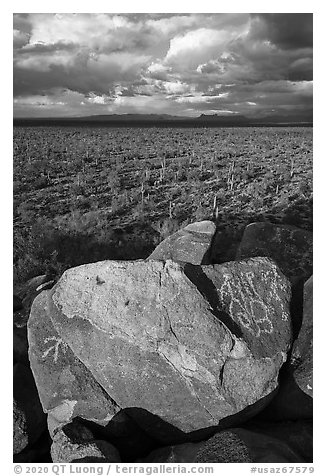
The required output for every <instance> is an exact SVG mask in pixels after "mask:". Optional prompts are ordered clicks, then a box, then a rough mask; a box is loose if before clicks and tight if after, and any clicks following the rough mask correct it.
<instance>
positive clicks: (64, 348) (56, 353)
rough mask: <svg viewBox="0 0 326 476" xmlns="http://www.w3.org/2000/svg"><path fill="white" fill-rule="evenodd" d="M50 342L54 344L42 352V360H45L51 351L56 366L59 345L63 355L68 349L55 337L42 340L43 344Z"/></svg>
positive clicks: (59, 338)
mask: <svg viewBox="0 0 326 476" xmlns="http://www.w3.org/2000/svg"><path fill="white" fill-rule="evenodd" d="M51 341H53V342H54V344H53V345H51V346H50V347H49V348H48V349H47V350H46V351H45V352H43V354H42V358H43V359H45V358H46V357H47V356H48V354H49V353H50V352H51V350H53V362H54V363H55V364H56V363H57V361H58V356H59V347H60V345H61V350H62V352H63V353H64V354H65V353H66V351H67V349H68V345H67V344H66V343H65V342H64V341H63V340H62V339H61V337H56V336H51V337H46V338H45V339H44V344H47V343H49V342H51Z"/></svg>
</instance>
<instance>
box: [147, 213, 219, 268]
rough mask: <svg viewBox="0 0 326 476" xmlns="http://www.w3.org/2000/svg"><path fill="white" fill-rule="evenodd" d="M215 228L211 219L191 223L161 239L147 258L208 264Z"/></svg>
mask: <svg viewBox="0 0 326 476" xmlns="http://www.w3.org/2000/svg"><path fill="white" fill-rule="evenodd" d="M215 230H216V226H215V224H214V222H212V221H208V220H207V221H200V222H196V223H191V224H190V225H188V226H186V227H185V228H182V229H181V230H179V231H177V232H176V233H174V234H173V235H171V236H169V237H168V238H166V239H165V240H164V241H162V243H160V244H159V245H158V246H157V247H156V248H155V250H154V251H153V253H152V254H151V255H150V256H149V257H148V258H147V259H150V260H161V261H166V260H168V259H170V260H173V261H185V262H186V263H192V264H210V263H211V259H210V248H211V242H212V238H213V236H214V234H215Z"/></svg>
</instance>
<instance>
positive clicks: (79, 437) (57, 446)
mask: <svg viewBox="0 0 326 476" xmlns="http://www.w3.org/2000/svg"><path fill="white" fill-rule="evenodd" d="M51 456H52V461H53V463H73V462H84V463H119V462H121V459H120V455H119V453H118V451H117V450H116V448H115V447H114V446H113V445H111V444H110V443H108V442H107V441H103V440H96V439H94V436H93V434H92V432H91V431H90V430H89V429H87V428H85V427H84V426H83V425H81V424H80V423H77V422H76V421H73V422H72V423H69V424H68V425H65V426H64V427H63V428H62V429H60V430H58V431H57V432H56V433H55V435H54V437H53V443H52V446H51Z"/></svg>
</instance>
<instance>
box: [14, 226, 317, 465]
mask: <svg viewBox="0 0 326 476" xmlns="http://www.w3.org/2000/svg"><path fill="white" fill-rule="evenodd" d="M222 238H223V237H222ZM222 245H223V246H222ZM310 247H311V234H309V233H308V232H305V231H304V230H298V229H296V228H294V227H287V226H279V225H272V224H268V223H255V224H252V225H250V226H248V227H247V229H246V231H245V233H244V236H243V240H242V242H241V244H240V246H239V250H238V254H237V260H236V261H230V262H223V261H224V260H223V259H222V256H224V257H225V256H228V255H230V256H231V259H233V258H234V249H233V248H232V249H231V248H230V249H229V251H227V250H226V248H227V240H224V241H223V240H222V241H221V236H220V235H218V234H217V233H216V231H215V224H214V223H213V222H209V221H206V222H198V223H194V224H192V225H188V226H187V227H185V228H184V229H182V230H180V232H178V233H175V234H174V235H172V236H171V237H169V238H168V239H166V240H164V242H162V243H161V245H159V246H158V247H157V248H156V250H154V252H153V253H152V255H151V256H150V257H149V258H148V259H147V260H138V261H102V262H98V263H91V264H87V265H83V266H79V267H76V268H72V269H69V270H67V271H66V272H65V273H64V274H63V275H62V277H61V278H60V280H59V281H58V282H57V284H55V285H54V286H53V284H54V281H53V280H52V279H49V276H46V275H44V276H38V277H36V278H33V279H32V280H30V281H29V282H28V283H26V285H23V286H21V287H20V289H15V298H14V362H20V363H19V364H16V365H15V367H14V369H15V370H14V376H15V375H16V377H15V378H14V382H15V381H16V382H19V384H18V386H17V389H18V390H19V391H18V392H17V391H14V451H15V453H16V454H15V455H14V461H15V462H18V463H23V462H31V463H33V462H38V461H40V462H42V461H51V460H52V461H53V462H57V463H66V462H119V461H123V462H135V461H136V462H145V463H158V462H167V463H179V462H180V463H181V462H185V463H187V462H193V463H218V462H232V463H233V462H250V463H252V462H257V463H304V462H310V461H312V427H311V419H312V278H311V279H309V280H308V281H307V282H306V283H305V284H304V286H303V283H304V280H305V279H307V277H308V276H307V273H308V274H309V270H311V267H312V259H311V258H312V256H311V249H310ZM217 248H219V249H217ZM215 259H218V261H219V262H222V263H223V264H212V263H214V260H215ZM30 307H31V312H30V315H29V309H30ZM27 328H28V340H27ZM293 340H294V343H293ZM27 352H28V354H27ZM21 363H23V364H24V366H22V365H21ZM29 363H30V366H31V370H32V374H31V373H29V377H28V378H27V377H26V375H25V374H26V371H27V372H29V368H28V366H29ZM22 369H23V370H24V371H22ZM17 375H18V377H17ZM32 375H33V377H32ZM26 378H27V380H26ZM34 381H35V383H36V387H37V392H36V389H35V384H34ZM31 382H32V383H33V385H34V388H33V390H32V387H33V385H31ZM42 410H43V411H42ZM43 412H45V413H46V414H47V424H48V425H47V426H48V430H47V429H46V427H45V415H44V413H43ZM31 415H33V417H31ZM289 420H297V421H296V422H294V421H292V422H291V421H289ZM51 444H52V446H51V453H50V445H51ZM171 445H173V446H171Z"/></svg>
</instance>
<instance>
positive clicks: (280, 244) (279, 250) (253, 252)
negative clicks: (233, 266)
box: [236, 222, 313, 279]
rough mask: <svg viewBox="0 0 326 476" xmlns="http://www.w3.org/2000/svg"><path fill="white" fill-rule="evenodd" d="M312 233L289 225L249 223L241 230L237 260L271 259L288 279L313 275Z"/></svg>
mask: <svg viewBox="0 0 326 476" xmlns="http://www.w3.org/2000/svg"><path fill="white" fill-rule="evenodd" d="M312 238H313V237H312V233H311V232H310V231H306V230H301V229H300V228H296V227H294V226H290V225H274V224H272V223H265V222H264V223H250V225H248V226H247V227H246V229H245V231H244V234H243V237H242V240H241V243H240V246H239V249H238V252H237V256H236V259H239V260H241V259H245V258H251V257H254V256H268V257H270V258H273V259H274V260H275V262H276V263H277V264H278V266H279V267H280V268H281V270H282V272H283V273H284V274H285V275H286V276H287V277H288V278H291V279H294V278H296V277H298V276H300V277H304V278H306V279H307V278H308V277H309V276H310V275H311V274H312V265H313V259H312V258H313V255H312V245H313V241H312Z"/></svg>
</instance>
